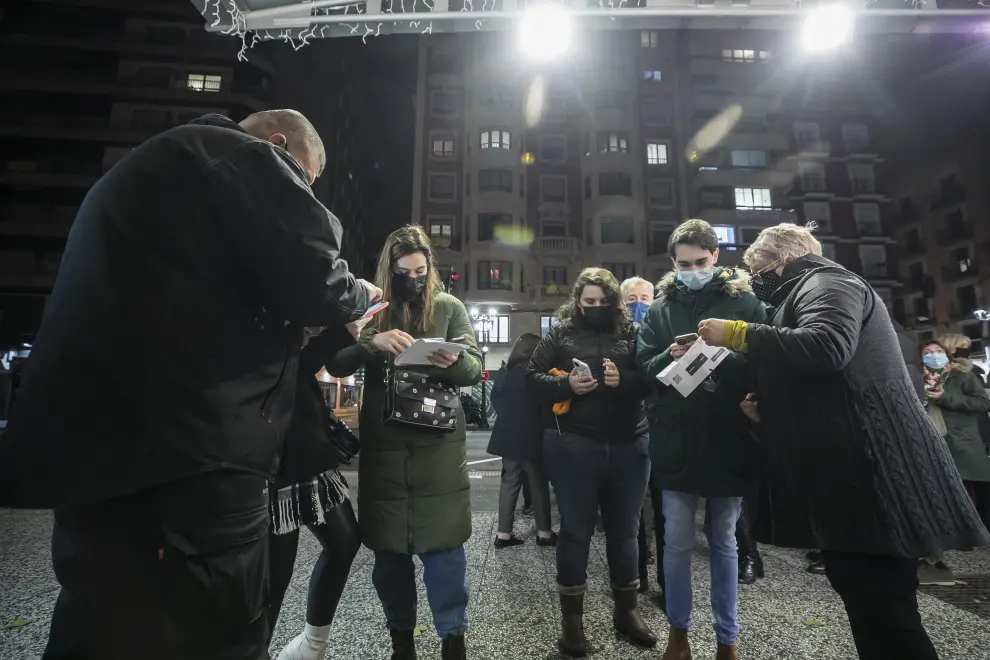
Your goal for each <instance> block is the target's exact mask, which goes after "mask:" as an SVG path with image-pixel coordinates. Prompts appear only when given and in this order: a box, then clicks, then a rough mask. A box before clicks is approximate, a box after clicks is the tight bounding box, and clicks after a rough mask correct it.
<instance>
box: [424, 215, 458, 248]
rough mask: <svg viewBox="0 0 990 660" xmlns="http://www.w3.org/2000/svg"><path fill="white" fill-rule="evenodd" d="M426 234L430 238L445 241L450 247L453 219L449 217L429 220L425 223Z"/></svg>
mask: <svg viewBox="0 0 990 660" xmlns="http://www.w3.org/2000/svg"><path fill="white" fill-rule="evenodd" d="M427 232H428V233H429V234H430V238H433V239H437V238H440V239H447V245H450V237H451V236H453V235H454V219H453V218H451V217H443V218H430V219H429V220H428V221H427Z"/></svg>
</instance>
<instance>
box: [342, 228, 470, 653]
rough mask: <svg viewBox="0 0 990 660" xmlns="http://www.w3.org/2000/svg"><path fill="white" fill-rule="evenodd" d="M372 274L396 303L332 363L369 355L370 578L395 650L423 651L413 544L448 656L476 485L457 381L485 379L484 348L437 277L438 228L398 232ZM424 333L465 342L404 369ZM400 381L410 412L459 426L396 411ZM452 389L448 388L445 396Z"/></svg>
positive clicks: (460, 629)
mask: <svg viewBox="0 0 990 660" xmlns="http://www.w3.org/2000/svg"><path fill="white" fill-rule="evenodd" d="M375 282H376V283H377V286H378V287H379V288H381V289H382V291H383V292H384V298H383V299H384V300H386V301H388V302H389V303H390V306H389V307H388V308H387V309H386V310H385V311H383V312H380V313H379V314H377V315H375V316H374V317H373V319H372V321H371V322H370V323H369V325H368V327H366V328H365V329H364V331H363V332H362V333H361V337H360V339H358V341H357V343H356V344H355V345H354V346H350V347H348V348H345V349H344V350H342V351H340V352H338V353H337V355H336V357H335V358H334V361H333V364H332V366H331V367H330V373H331V374H333V375H335V376H345V375H349V374H352V373H354V372H355V371H357V370H358V369H359V368H360V367H362V366H364V367H365V390H364V404H363V406H362V408H361V418H360V419H361V461H360V465H359V468H358V478H359V480H360V484H361V487H360V490H359V492H358V512H359V516H358V520H359V522H360V527H361V538H362V541H363V542H364V544H365V545H366V546H367V547H368V548H370V549H371V550H372V551H374V553H375V567H374V570H373V572H372V581H373V582H374V585H375V590H376V591H377V592H378V598H379V599H380V600H381V602H382V606H383V608H384V610H385V619H386V620H387V622H388V627H389V630H390V633H391V636H392V649H393V655H392V660H415V658H416V650H415V646H414V635H413V630H414V629H415V628H416V581H415V580H416V577H415V576H416V574H415V568H414V565H413V555H416V556H418V557H419V558H420V560H421V561H422V562H423V581H424V582H425V583H426V594H427V597H428V599H429V601H430V609H431V610H432V611H433V623H434V625H435V627H436V631H437V634H438V635H439V636H440V637H441V638H442V640H443V644H442V658H443V660H462V659H463V658H465V657H466V651H465V646H464V633H465V631H466V630H467V604H468V576H467V558H466V557H465V554H464V543H465V542H466V541H467V540H468V539H469V538H470V537H471V497H470V485H469V482H468V474H467V464H466V461H465V438H466V430H465V420H464V411H463V410H462V409H461V406H460V398H459V396H458V394H457V390H458V388H461V387H470V386H472V385H474V384H476V383H477V382H478V381H479V380H481V354H480V353H479V352H478V346H477V344H476V342H475V336H474V328H473V327H472V326H471V321H470V319H469V317H468V313H467V310H465V309H464V305H463V304H462V303H461V301H460V300H458V299H457V298H455V297H454V296H451V295H449V294H447V293H444V292H443V289H442V288H441V286H440V281H439V279H438V278H437V272H436V265H435V264H434V261H433V250H432V248H431V247H430V239H429V238H428V237H427V236H426V233H425V232H424V231H423V229H422V228H421V227H418V226H407V227H402V228H400V229H398V230H396V231H394V232H392V234H391V235H390V236H389V237H388V239H387V240H386V241H385V247H384V249H383V250H382V254H381V257H380V259H379V261H378V273H377V275H376V276H375ZM419 338H423V339H426V338H442V339H446V340H448V341H456V342H458V343H462V344H465V345H466V346H467V348H466V349H464V350H463V351H461V352H460V353H459V354H457V355H454V354H452V353H449V352H447V351H444V350H439V351H436V352H434V353H432V354H431V355H430V356H429V361H430V365H428V366H414V365H407V366H403V367H401V368H399V369H396V368H395V367H394V358H395V356H397V355H399V354H400V353H402V352H403V351H404V350H405V349H406V348H408V347H409V346H411V345H412V344H413V342H414V341H415V340H416V339H419ZM410 373H412V374H415V377H416V379H417V380H418V379H419V378H422V382H423V383H425V384H426V387H425V388H423V389H430V390H431V391H430V392H420V391H419V390H420V387H419V384H418V383H413V382H411V381H409V380H407V377H408V376H409V374H410ZM434 384H435V387H433V388H430V386H431V385H434ZM397 387H399V388H400V390H401V396H402V399H403V403H404V404H405V403H408V402H409V401H410V400H412V401H420V402H421V405H416V406H414V407H415V408H416V409H417V410H418V411H419V412H416V413H411V414H415V415H422V416H424V417H427V416H432V417H434V421H437V422H439V421H440V419H439V417H440V416H439V415H438V413H441V414H442V415H443V418H442V420H443V422H444V423H449V424H450V430H447V431H446V432H445V431H441V430H439V429H438V428H434V427H432V426H424V425H422V422H421V421H420V420H418V419H417V420H413V419H408V418H403V417H402V416H401V415H396V414H394V413H395V412H398V410H399V409H398V407H396V405H395V403H396V401H397V399H399V397H398V396H396V395H395V393H396V391H397V390H396V388H397ZM433 389H436V392H433V391H432V390H433ZM448 394H449V395H450V398H451V400H450V401H449V402H448V403H446V404H445V403H444V401H445V399H444V397H446V396H447V395H448ZM434 395H435V396H434ZM390 401H391V402H392V404H391V405H390V404H389V402H390ZM390 411H391V412H390ZM386 417H388V419H387V420H386ZM451 420H453V423H451ZM437 426H439V424H437Z"/></svg>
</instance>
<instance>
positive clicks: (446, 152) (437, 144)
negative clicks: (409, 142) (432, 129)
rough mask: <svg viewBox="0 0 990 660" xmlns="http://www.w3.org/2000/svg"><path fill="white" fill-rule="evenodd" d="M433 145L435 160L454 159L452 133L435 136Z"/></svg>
mask: <svg viewBox="0 0 990 660" xmlns="http://www.w3.org/2000/svg"><path fill="white" fill-rule="evenodd" d="M432 144H433V157H434V158H453V157H454V135H453V134H452V133H443V134H437V135H434V136H433V142H432Z"/></svg>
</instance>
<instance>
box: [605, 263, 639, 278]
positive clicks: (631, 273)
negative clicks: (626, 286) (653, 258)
mask: <svg viewBox="0 0 990 660" xmlns="http://www.w3.org/2000/svg"><path fill="white" fill-rule="evenodd" d="M602 268H604V269H605V270H607V271H611V273H612V274H613V275H615V279H617V280H619V281H620V282H621V281H623V280H628V279H629V278H630V277H635V276H636V266H635V265H633V264H602Z"/></svg>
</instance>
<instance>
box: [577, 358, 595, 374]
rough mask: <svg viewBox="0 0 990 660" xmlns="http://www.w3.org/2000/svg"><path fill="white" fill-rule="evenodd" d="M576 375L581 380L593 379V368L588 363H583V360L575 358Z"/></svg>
mask: <svg viewBox="0 0 990 660" xmlns="http://www.w3.org/2000/svg"><path fill="white" fill-rule="evenodd" d="M573 362H574V373H576V374H577V375H578V377H579V378H587V379H591V378H592V375H591V367H589V366H588V363H587V362H582V361H581V360H579V359H577V358H574V359H573Z"/></svg>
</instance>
